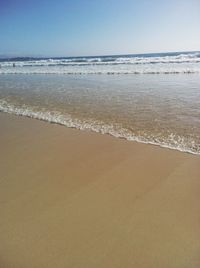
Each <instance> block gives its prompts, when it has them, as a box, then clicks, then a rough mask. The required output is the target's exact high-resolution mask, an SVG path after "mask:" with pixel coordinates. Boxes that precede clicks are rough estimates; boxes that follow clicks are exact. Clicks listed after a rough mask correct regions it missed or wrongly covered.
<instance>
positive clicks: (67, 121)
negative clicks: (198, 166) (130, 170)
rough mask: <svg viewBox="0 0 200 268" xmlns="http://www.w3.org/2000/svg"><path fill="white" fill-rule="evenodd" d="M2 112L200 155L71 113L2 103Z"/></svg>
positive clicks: (0, 107)
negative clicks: (3, 105)
mask: <svg viewBox="0 0 200 268" xmlns="http://www.w3.org/2000/svg"><path fill="white" fill-rule="evenodd" d="M0 112H2V113H8V114H12V115H15V116H24V117H27V118H31V119H36V120H40V121H43V122H48V123H51V124H52V123H53V124H57V125H61V126H65V127H68V128H74V129H77V130H87V131H93V132H96V133H100V134H107V135H110V136H112V137H115V138H120V139H124V140H127V141H134V142H138V143H143V144H150V145H155V146H159V147H161V148H166V149H171V150H176V151H179V152H183V153H189V154H192V155H200V153H198V152H194V151H192V150H190V149H188V148H187V149H185V148H180V147H179V146H178V145H177V147H175V146H170V145H169V144H165V143H159V142H154V141H151V140H146V139H144V138H143V137H137V136H134V135H131V136H130V135H125V134H124V132H123V131H122V132H121V133H120V132H119V131H116V130H115V129H114V128H113V126H112V125H104V126H103V127H102V126H99V125H98V124H85V123H84V124H83V123H82V122H81V121H80V120H78V119H75V120H74V119H72V118H71V116H70V115H68V117H66V116H62V115H58V114H53V113H51V112H46V113H44V112H41V113H40V112H34V111H32V110H30V109H29V110H28V111H27V110H23V109H21V108H13V107H12V108H9V107H2V105H0Z"/></svg>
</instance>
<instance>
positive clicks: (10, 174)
mask: <svg viewBox="0 0 200 268" xmlns="http://www.w3.org/2000/svg"><path fill="white" fill-rule="evenodd" d="M0 152H1V153H0V267H1V268H11V267H12V268H27V267H28V268H33V267H34V268H35V267H37V268H46V267H48V268H51V267H52V268H55V267H58V268H66V267H67V268H71V267H74V268H79V267H80V268H83V267H87V268H90V267H91V268H94V267H95V268H97V267H102V268H111V267H118V268H121V267H124V268H125V267H126V268H129V267H130V268H133V267H135V268H175V267H176V268H188V267H190V268H199V267H200V218H199V217H200V216H199V215H200V157H199V156H197V155H196V156H195V155H191V154H186V153H181V152H178V151H174V150H169V149H164V148H160V147H158V146H152V145H146V144H139V143H135V142H128V141H126V140H122V139H117V138H113V137H111V136H108V135H101V134H97V133H92V132H87V131H79V130H75V129H69V128H66V127H62V126H59V125H55V124H49V123H45V122H41V121H39V120H34V119H29V118H25V117H17V116H13V115H8V114H4V113H0Z"/></svg>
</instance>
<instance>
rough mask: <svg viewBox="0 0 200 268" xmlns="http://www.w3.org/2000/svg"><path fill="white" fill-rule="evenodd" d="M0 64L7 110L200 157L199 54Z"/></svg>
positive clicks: (1, 100)
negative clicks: (199, 155)
mask: <svg viewBox="0 0 200 268" xmlns="http://www.w3.org/2000/svg"><path fill="white" fill-rule="evenodd" d="M0 65H1V68H0V111H1V112H8V113H13V114H16V115H23V116H28V117H32V118H35V119H39V120H44V121H48V122H53V123H57V124H61V125H64V126H67V127H75V128H78V129H81V130H90V131H96V132H100V133H102V134H110V135H113V136H115V137H117V138H125V139H127V140H130V141H138V142H144V143H151V144H155V145H159V146H162V147H168V148H171V149H176V150H180V151H184V152H190V153H194V154H200V52H184V53H161V54H143V55H116V56H101V57H98V56H96V57H94V56H93V57H70V58H66V57H63V58H37V59H36V58H12V59H11V58H9V59H8V58H7V59H1V60H0Z"/></svg>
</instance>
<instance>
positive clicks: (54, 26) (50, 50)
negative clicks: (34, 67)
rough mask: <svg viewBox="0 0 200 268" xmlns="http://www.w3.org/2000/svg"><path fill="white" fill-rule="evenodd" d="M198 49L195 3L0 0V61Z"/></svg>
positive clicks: (198, 2)
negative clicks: (8, 57)
mask: <svg viewBox="0 0 200 268" xmlns="http://www.w3.org/2000/svg"><path fill="white" fill-rule="evenodd" d="M195 50H196V51H197V50H200V0H167V1H164V0H149V1H148V0H57V1H55V0H0V56H2V55H6V56H79V55H106V54H129V53H150V52H167V51H195Z"/></svg>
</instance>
